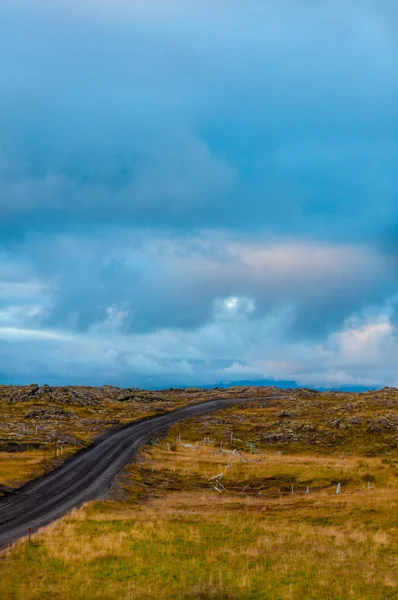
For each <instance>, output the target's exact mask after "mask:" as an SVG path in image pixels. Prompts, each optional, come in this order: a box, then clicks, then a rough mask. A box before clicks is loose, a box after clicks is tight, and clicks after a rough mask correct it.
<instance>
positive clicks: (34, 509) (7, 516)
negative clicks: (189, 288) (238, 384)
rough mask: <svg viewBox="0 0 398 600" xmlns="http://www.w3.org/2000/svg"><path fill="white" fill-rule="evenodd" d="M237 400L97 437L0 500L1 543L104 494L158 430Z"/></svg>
mask: <svg viewBox="0 0 398 600" xmlns="http://www.w3.org/2000/svg"><path fill="white" fill-rule="evenodd" d="M239 402H244V399H242V398H228V399H224V400H211V401H208V402H202V403H200V404H191V405H189V406H185V407H183V408H179V409H177V410H174V411H172V412H169V413H167V414H163V415H159V416H155V417H151V418H149V419H145V420H143V421H138V422H135V423H131V424H130V425H127V426H125V427H123V428H122V429H119V430H118V431H114V432H111V433H109V434H107V435H105V436H102V437H101V438H99V439H98V440H97V441H95V442H94V443H93V444H92V445H91V446H90V447H89V448H87V449H85V450H83V451H81V452H79V453H78V454H75V455H74V456H73V457H72V458H70V459H69V460H67V461H66V462H65V463H64V464H63V465H61V466H60V467H58V468H57V469H55V470H54V471H51V472H49V473H47V474H46V475H44V476H42V477H39V478H38V479H35V480H34V481H31V482H30V483H28V484H26V485H24V486H23V487H21V488H19V489H18V490H17V491H16V492H14V493H13V494H11V495H9V496H6V497H4V498H2V499H1V500H0V548H1V547H4V546H6V545H8V544H10V543H11V542H13V541H14V540H16V539H18V538H20V537H23V536H25V535H27V534H28V531H29V529H30V530H31V531H32V532H33V531H36V530H37V529H38V528H39V527H43V526H44V525H48V524H49V523H51V521H54V520H55V519H58V518H59V517H61V516H62V515H65V514H66V513H67V512H68V511H70V510H71V509H72V508H74V507H78V506H81V505H82V504H83V502H87V500H94V499H98V498H100V497H101V496H103V495H104V493H105V492H106V491H107V490H108V489H109V487H110V485H111V483H112V481H113V479H114V477H115V476H116V475H117V473H118V472H119V471H120V470H121V469H122V468H123V467H124V466H125V465H126V464H128V463H129V462H131V460H132V458H133V456H134V454H135V453H136V451H137V449H138V448H139V447H140V446H141V445H142V444H143V443H145V442H146V441H147V440H148V439H149V438H150V437H151V436H152V435H153V434H154V433H155V432H156V431H158V430H159V429H162V428H164V427H167V426H169V425H173V424H174V423H176V422H177V421H179V420H181V419H186V418H187V417H193V416H198V415H203V414H205V413H209V412H213V411H215V410H219V409H221V408H226V407H228V406H231V405H233V404H237V403H239Z"/></svg>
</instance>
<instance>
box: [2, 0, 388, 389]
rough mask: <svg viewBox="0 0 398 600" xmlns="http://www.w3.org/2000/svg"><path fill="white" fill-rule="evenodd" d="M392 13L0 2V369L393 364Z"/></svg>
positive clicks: (368, 5) (330, 378) (159, 373)
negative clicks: (0, 56)
mask: <svg viewBox="0 0 398 600" xmlns="http://www.w3.org/2000/svg"><path fill="white" fill-rule="evenodd" d="M397 16H398V10H397V6H396V3H395V2H391V1H387V0H385V1H381V2H378V3H376V2H373V1H372V0H365V1H363V2H359V1H358V0H350V1H348V2H342V1H340V0H339V1H338V2H334V3H332V4H330V5H326V4H325V3H314V2H310V1H308V2H302V3H300V6H298V4H297V3H295V2H292V0H282V1H280V2H261V1H260V0H249V1H248V2H246V3H245V6H244V8H242V3H240V2H238V1H237V0H236V1H235V0H233V1H232V2H226V0H216V1H213V2H210V0H204V1H203V2H196V1H195V0H188V1H185V2H183V1H182V0H172V1H170V2H167V3H161V2H158V1H157V0H156V1H155V0H150V1H148V2H127V1H124V0H115V2H106V1H104V0H102V1H101V2H94V1H93V0H84V2H77V1H75V0H71V1H70V2H68V3H62V2H61V3H59V2H58V3H54V2H50V1H49V0H38V1H37V2H35V4H34V7H33V5H31V3H29V2H26V0H14V2H12V3H11V2H3V3H1V6H0V38H1V40H2V48H3V50H4V52H3V55H4V56H7V60H6V61H3V64H0V85H1V88H2V94H1V97H0V140H1V147H0V235H1V239H2V247H1V252H0V328H1V329H0V337H1V340H2V342H1V344H0V359H1V360H2V363H3V365H4V367H2V369H3V372H4V373H5V375H6V376H9V377H11V378H15V379H16V380H18V378H19V379H21V380H22V379H24V380H25V379H26V380H29V379H31V378H41V379H43V378H46V379H49V380H50V379H52V380H53V381H72V380H73V381H74V382H77V381H90V382H94V383H99V382H100V381H102V380H103V381H105V380H108V381H110V382H113V383H130V382H132V381H139V382H141V383H143V384H148V385H149V383H148V382H152V383H153V382H157V383H159V384H166V383H170V384H171V385H173V384H174V383H176V382H177V383H178V382H182V381H184V382H187V383H193V384H194V383H195V382H203V383H206V382H208V383H212V382H214V380H215V379H217V378H219V377H221V374H222V373H225V374H228V378H229V377H232V376H235V375H236V376H238V375H239V376H241V375H242V376H243V375H244V374H246V375H247V376H248V377H249V376H251V375H253V376H254V375H256V376H257V375H258V374H259V373H263V374H264V376H266V377H268V378H273V377H282V378H283V379H286V378H289V379H292V378H295V379H296V380H297V381H299V382H300V383H303V384H310V383H311V382H313V383H317V382H318V383H319V384H321V383H322V382H329V383H331V382H335V383H333V384H336V385H337V382H339V381H341V382H350V384H353V383H354V382H356V381H359V380H360V381H362V382H363V381H367V382H370V381H373V382H374V381H383V382H384V381H387V380H388V379H389V378H394V377H395V376H394V373H393V368H392V366H391V365H392V363H391V360H390V359H389V356H390V353H391V354H393V352H394V351H395V344H396V342H395V328H396V321H397V319H396V303H395V304H394V302H393V301H392V300H391V299H392V298H394V297H395V294H396V292H397V271H396V254H397V252H396V248H397V244H396V237H397V236H396V232H395V226H394V223H396V222H397V212H396V200H397V194H398V171H397V169H396V164H397V161H398V142H397V135H396V122H397V118H398V112H397V106H398V67H397V65H398V43H397V36H396V31H395V25H394V24H395V23H396V17H397ZM336 40H338V43H336ZM392 259H394V260H392ZM370 307H374V308H373V309H371V308H370ZM386 307H387V308H386ZM388 307H390V308H388ZM383 311H384V312H383ZM383 315H384V316H383ZM364 365H366V369H367V372H365V369H364ZM234 374H235V375H234ZM250 374H251V375H250ZM151 378H153V379H151Z"/></svg>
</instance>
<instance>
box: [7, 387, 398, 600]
mask: <svg viewBox="0 0 398 600" xmlns="http://www.w3.org/2000/svg"><path fill="white" fill-rule="evenodd" d="M31 389H34V390H35V391H34V393H33V394H32V393H31V391H29V390H28V388H10V387H7V388H6V387H5V386H4V387H3V389H2V390H1V391H0V398H1V399H0V425H1V429H0V436H1V440H0V444H2V446H1V448H0V484H2V485H3V491H4V492H7V489H9V488H12V487H15V486H17V485H20V484H21V483H22V482H23V481H26V480H27V479H29V478H31V477H34V476H36V475H37V474H39V473H41V472H43V471H44V470H46V469H49V468H52V467H53V466H54V465H55V464H56V462H59V461H61V460H63V459H64V458H65V457H66V456H68V454H70V453H72V452H74V451H76V450H78V449H79V448H80V447H82V446H84V445H85V444H87V443H89V442H90V440H91V439H92V438H93V437H94V436H95V435H97V434H98V433H101V432H102V431H104V430H105V429H106V428H109V427H118V426H120V425H122V424H123V423H125V422H128V421H131V420H132V419H138V418H142V417H143V416H147V415H151V414H155V413H156V412H161V411H164V410H171V409H173V408H176V407H178V406H181V405H182V404H186V403H188V402H197V401H200V400H204V399H207V398H208V399H210V398H215V397H226V396H242V397H247V400H246V402H245V403H244V404H242V405H237V406H234V407H232V408H228V409H225V410H223V411H220V412H217V413H214V414H211V415H207V416H204V417H198V418H192V419H188V420H186V421H183V422H181V423H179V424H177V425H175V426H173V427H172V428H170V429H169V430H168V431H163V432H160V433H159V435H158V437H156V438H153V439H152V440H150V441H149V443H148V444H147V445H146V446H145V447H144V448H142V450H141V451H140V453H139V454H138V455H137V456H136V459H135V460H134V462H133V464H131V465H129V466H128V467H127V468H126V469H125V470H124V472H122V473H121V474H120V475H119V477H118V478H117V481H116V482H115V485H114V486H113V489H112V490H110V493H109V496H108V497H107V498H106V499H103V500H101V501H97V502H92V503H88V504H86V505H85V506H83V507H82V508H81V509H79V510H75V511H73V512H72V513H70V514H69V515H67V516H65V517H64V518H63V519H61V520H59V521H57V522H56V523H53V524H52V525H50V526H49V527H47V528H45V529H43V530H41V531H39V532H38V533H36V534H34V535H33V536H32V538H31V540H30V541H29V540H28V539H24V540H21V541H19V542H17V543H15V544H14V545H13V546H12V547H11V548H8V549H6V550H3V551H2V552H1V553H0V598H4V599H7V600H8V599H10V600H13V599H15V600H19V599H22V598H23V599H28V600H33V599H34V600H39V599H40V600H42V599H48V600H55V599H60V600H64V599H65V600H66V599H67V598H68V599H69V598H74V599H76V600H91V599H96V598H100V599H109V600H110V599H114V598H126V599H130V598H137V599H150V598H160V599H175V598H181V599H184V598H186V599H188V598H198V599H199V598H200V599H205V598H220V599H221V598H224V599H240V598H242V599H253V600H254V599H264V600H265V599H270V600H271V599H272V600H278V599H293V600H301V599H302V598H307V599H314V600H315V599H316V600H323V599H328V600H329V599H330V600H337V599H343V598H344V599H345V598H352V599H357V600H367V599H368V600H389V599H391V600H392V599H396V598H398V586H397V584H398V561H397V557H398V483H397V482H398V477H397V476H398V452H397V443H398V390H395V389H391V388H385V389H383V390H380V391H377V392H366V393H361V394H352V393H349V394H348V393H337V392H334V393H332V392H329V393H319V392H314V391H311V390H278V389H276V388H240V389H239V388H235V389H233V388H232V389H229V390H220V389H215V390H209V391H203V390H194V389H193V390H166V391H162V392H145V391H142V390H118V389H117V388H109V387H106V388H98V389H97V388H54V389H51V388H37V389H36V388H35V387H34V386H31ZM36 428H37V430H36ZM57 442H60V443H59V444H57ZM35 444H36V445H35ZM61 446H62V447H63V452H62V454H61V450H60V447H61ZM44 451H45V452H44Z"/></svg>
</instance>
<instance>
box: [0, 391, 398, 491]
mask: <svg viewBox="0 0 398 600" xmlns="http://www.w3.org/2000/svg"><path fill="white" fill-rule="evenodd" d="M237 396H239V397H245V398H248V399H252V400H253V401H252V402H249V403H248V404H246V405H245V408H244V409H242V408H241V407H238V408H235V409H234V410H233V411H230V412H229V413H228V415H227V416H226V415H223V416H220V415H213V416H211V417H209V418H208V419H202V420H201V421H200V423H199V424H195V431H194V435H195V436H198V437H199V436H200V437H202V438H203V437H205V436H206V435H209V434H211V433H212V432H214V431H217V437H218V439H223V440H224V441H225V442H227V441H228V440H229V439H230V437H231V436H234V437H235V438H236V439H237V440H241V441H240V442H237V444H238V445H239V443H241V444H243V446H245V444H247V443H249V444H251V445H253V448H255V447H258V448H260V447H264V448H266V447H270V448H275V449H276V450H280V451H282V450H283V451H289V452H290V453H297V452H302V451H305V450H306V449H309V450H311V452H313V451H317V452H321V453H322V452H326V453H328V452H330V451H331V450H333V449H335V448H341V451H342V452H343V451H348V450H355V452H359V453H361V454H363V455H365V456H377V455H383V454H389V453H391V452H393V451H394V449H396V447H397V444H398V390H396V389H395V388H383V389H382V390H379V391H376V392H374V391H371V392H365V393H342V392H317V391H315V390H308V389H286V390H281V389H278V388H276V387H272V386H271V387H244V388H242V387H232V388H228V389H223V388H214V389H210V390H203V389H200V388H188V389H167V390H162V391H147V390H141V389H138V388H129V389H121V388H117V387H112V386H102V387H86V386H67V387H50V386H48V385H43V386H38V385H36V384H31V385H29V386H6V385H1V386H0V485H2V486H3V489H5V488H4V486H6V487H7V486H10V485H11V486H18V485H20V484H21V483H22V482H23V481H25V480H26V479H27V478H30V477H33V476H36V475H38V474H40V473H42V472H43V471H45V470H48V469H51V468H53V467H54V466H55V465H56V464H59V463H60V462H61V461H63V460H64V459H65V458H66V457H67V456H69V455H70V454H71V453H73V452H76V451H77V450H78V449H79V448H82V447H84V446H86V445H87V444H89V443H90V442H91V440H92V439H93V438H94V437H95V436H97V435H99V434H101V433H102V432H104V431H106V430H109V429H114V428H118V427H121V426H122V425H124V424H126V423H128V422H131V421H133V420H136V419H141V418H144V417H147V416H150V415H153V414H158V413H162V412H165V411H169V410H172V409H174V408H177V407H179V406H183V405H185V404H189V403H193V402H199V401H203V400H208V399H213V398H225V397H237ZM17 454H18V455H19V463H21V465H22V463H23V460H24V457H26V458H28V457H29V458H30V459H31V463H29V464H31V467H29V468H27V466H26V465H27V464H28V462H27V461H25V464H24V469H23V470H22V472H19V470H18V466H17V463H16V462H15V459H16V455H17ZM12 456H14V463H15V468H14V469H6V470H7V475H6V476H5V475H4V473H3V475H2V471H1V464H3V465H4V464H6V465H10V464H11V458H12ZM0 491H1V488H0Z"/></svg>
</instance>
